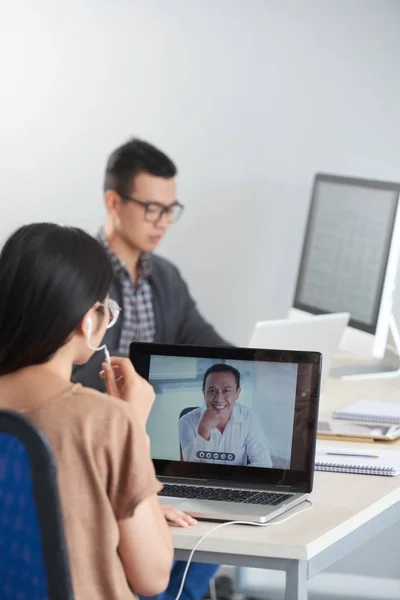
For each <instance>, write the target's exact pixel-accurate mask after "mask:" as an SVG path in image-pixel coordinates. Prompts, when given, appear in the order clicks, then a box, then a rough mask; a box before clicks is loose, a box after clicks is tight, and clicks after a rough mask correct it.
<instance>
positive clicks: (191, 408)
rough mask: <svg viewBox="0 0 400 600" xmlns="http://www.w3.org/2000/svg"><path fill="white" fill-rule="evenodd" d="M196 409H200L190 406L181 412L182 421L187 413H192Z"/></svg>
mask: <svg viewBox="0 0 400 600" xmlns="http://www.w3.org/2000/svg"><path fill="white" fill-rule="evenodd" d="M196 408H199V407H198V406H188V407H187V408H184V409H183V410H181V414H180V415H179V418H180V419H181V418H182V417H183V416H184V415H186V414H187V413H189V412H192V410H196Z"/></svg>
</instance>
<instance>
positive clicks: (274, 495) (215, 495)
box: [159, 484, 293, 506]
mask: <svg viewBox="0 0 400 600" xmlns="http://www.w3.org/2000/svg"><path fill="white" fill-rule="evenodd" d="M159 495H160V496H169V497H170V498H193V499H195V500H216V501H217V502H244V503H246V504H264V505H269V506H277V505H278V504H280V503H281V502H283V501H284V500H289V498H291V497H292V496H293V494H281V493H278V492H255V491H251V490H236V489H229V488H212V487H202V486H197V485H175V484H166V485H164V488H163V490H162V491H161V492H160V493H159Z"/></svg>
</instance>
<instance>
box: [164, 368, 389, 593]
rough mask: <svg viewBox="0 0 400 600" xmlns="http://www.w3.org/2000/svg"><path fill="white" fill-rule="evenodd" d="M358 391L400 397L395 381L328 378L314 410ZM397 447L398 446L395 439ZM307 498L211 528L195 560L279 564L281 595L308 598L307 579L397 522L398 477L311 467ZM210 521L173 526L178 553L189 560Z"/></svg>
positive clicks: (341, 402)
mask: <svg viewBox="0 0 400 600" xmlns="http://www.w3.org/2000/svg"><path fill="white" fill-rule="evenodd" d="M360 397H368V398H373V399H377V400H378V399H381V400H389V401H398V402H400V381H396V380H388V381H366V382H359V381H358V382H348V381H346V382H345V381H340V380H335V379H329V380H328V382H327V384H326V387H325V390H324V392H323V396H322V398H321V404H320V416H321V417H328V416H330V414H331V412H332V409H333V408H334V407H335V408H336V407H341V406H345V405H346V404H349V403H350V402H353V401H355V400H357V399H358V398H360ZM324 443H325V442H324ZM331 443H334V442H331ZM363 446H364V445H363V444H357V447H359V448H362V447H363ZM388 448H393V449H395V448H396V446H393V445H390V446H388ZM397 448H399V450H400V444H398V445H397ZM311 500H312V503H313V508H312V509H311V510H309V511H307V512H304V513H303V514H301V515H299V516H298V517H294V518H293V519H290V520H289V521H287V522H286V523H283V524H282V525H280V526H278V527H276V526H274V527H265V528H261V527H250V526H239V525H233V526H228V527H224V528H222V529H220V530H218V531H216V532H215V533H213V534H211V535H210V537H208V538H206V539H205V540H204V542H203V543H202V545H201V546H200V548H199V550H198V551H197V552H196V554H195V556H194V560H195V561H197V562H211V563H216V564H225V565H237V566H249V567H256V568H265V569H277V570H281V571H282V570H283V571H285V572H286V600H306V599H307V597H308V592H307V587H308V585H307V580H308V579H311V578H312V577H313V576H314V575H316V574H317V573H319V572H320V571H322V570H324V569H326V568H327V567H329V566H330V565H332V564H334V563H335V562H336V561H338V560H339V559H341V558H343V557H344V556H346V554H348V553H349V552H351V551H352V550H355V549H357V548H358V547H360V546H361V545H362V544H364V543H365V542H367V541H368V540H369V539H371V538H372V537H374V536H375V535H377V534H379V533H380V532H381V531H383V530H384V529H386V528H387V527H390V526H392V525H393V524H394V523H395V522H397V521H400V504H399V501H400V477H399V478H394V477H376V476H371V475H350V474H340V473H322V472H316V473H315V480H314V491H313V493H312V495H311ZM304 507H305V505H301V506H299V507H297V508H295V509H294V510H293V512H294V511H300V510H301V509H302V508H304ZM288 514H290V513H286V514H285V515H283V516H282V517H281V518H282V519H284V518H285V517H286V516H288ZM214 525H215V524H214ZM214 525H213V524H211V523H201V524H199V525H198V526H196V527H194V528H188V529H175V530H174V543H175V549H176V554H175V556H176V558H177V559H180V560H184V559H187V558H188V556H189V553H190V550H191V549H192V548H193V546H194V545H195V543H196V542H197V541H198V540H199V538H200V537H201V536H202V535H203V534H204V533H206V531H208V530H210V529H211V528H212V527H213V526H214Z"/></svg>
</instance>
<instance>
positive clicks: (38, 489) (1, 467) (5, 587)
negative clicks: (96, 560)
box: [0, 410, 74, 600]
mask: <svg viewBox="0 0 400 600" xmlns="http://www.w3.org/2000/svg"><path fill="white" fill-rule="evenodd" d="M0 598H1V600H8V599H9V600H17V599H18V600H73V598H74V596H73V591H72V583H71V577H70V572H69V564H68V555H67V548H66V543H65V538H64V530H63V523H62V514H61V507H60V502H59V496H58V490H57V479H56V465H55V462H54V459H53V455H52V452H51V448H50V444H49V442H48V440H47V438H46V437H45V436H44V434H43V433H42V432H41V431H40V430H39V429H38V428H37V427H36V426H35V425H34V423H32V422H31V421H29V420H28V419H27V418H26V417H24V416H22V415H20V414H18V413H15V412H12V411H7V410H0Z"/></svg>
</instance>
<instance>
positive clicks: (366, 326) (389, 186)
mask: <svg viewBox="0 0 400 600" xmlns="http://www.w3.org/2000/svg"><path fill="white" fill-rule="evenodd" d="M321 182H326V183H337V184H344V185H353V186H358V187H365V188H373V189H380V190H389V191H392V192H397V198H396V201H395V203H394V206H393V215H392V223H391V229H390V235H389V236H388V239H387V242H386V248H385V258H384V268H383V269H382V271H381V274H380V280H379V285H378V289H377V292H378V293H377V295H376V297H375V307H374V317H373V321H372V323H363V322H362V321H358V320H357V319H354V318H352V317H351V315H350V320H349V323H348V326H349V327H353V328H355V329H359V330H361V331H364V332H366V333H370V334H372V335H375V334H376V331H377V327H378V321H379V315H380V311H381V305H382V299H383V291H384V286H385V280H386V272H387V266H388V262H389V257H390V249H391V245H392V237H393V232H394V227H395V224H396V215H397V210H398V204H399V197H400V183H394V182H388V181H378V180H373V179H362V178H358V177H345V176H341V175H331V174H328V173H317V174H316V175H315V177H314V183H313V189H312V195H311V202H310V207H309V211H308V218H307V225H306V228H305V232H304V237H303V246H302V252H301V258H300V262H299V266H298V270H297V279H296V286H295V293H294V298H293V302H292V306H293V308H296V309H298V310H302V311H304V312H308V313H311V314H313V315H322V314H326V313H328V312H329V311H327V310H324V309H322V308H319V307H317V306H312V305H310V304H305V303H303V302H301V301H300V300H299V295H300V289H301V284H302V281H303V277H304V272H305V270H306V261H307V255H308V249H309V245H310V244H309V239H310V238H309V236H310V230H311V226H312V222H313V215H314V211H315V210H316V203H317V199H316V192H317V186H318V184H319V183H321ZM346 310H347V309H346V307H343V311H346Z"/></svg>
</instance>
